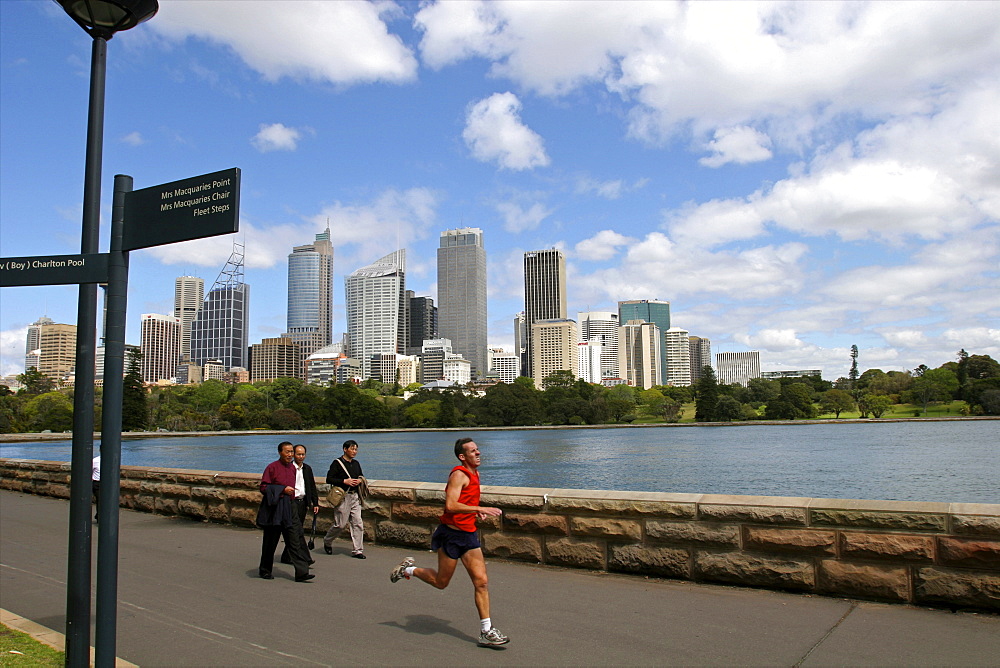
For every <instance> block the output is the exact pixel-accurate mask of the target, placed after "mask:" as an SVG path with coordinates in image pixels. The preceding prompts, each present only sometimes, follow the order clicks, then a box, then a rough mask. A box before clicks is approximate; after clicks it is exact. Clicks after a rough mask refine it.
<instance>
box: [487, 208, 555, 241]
mask: <svg viewBox="0 0 1000 668" xmlns="http://www.w3.org/2000/svg"><path fill="white" fill-rule="evenodd" d="M496 209H497V211H498V212H500V214H501V215H502V216H503V221H504V222H503V229H505V230H506V231H508V232H510V233H511V234H519V233H521V232H525V231H527V230H534V229H537V228H538V226H539V225H541V224H542V221H543V220H545V219H546V218H548V217H549V216H551V215H552V210H551V209H548V208H546V207H545V205H544V204H542V203H541V202H534V203H533V204H531V206H529V207H527V208H524V207H522V206H521V205H520V204H517V203H515V202H500V203H499V204H497V205H496Z"/></svg>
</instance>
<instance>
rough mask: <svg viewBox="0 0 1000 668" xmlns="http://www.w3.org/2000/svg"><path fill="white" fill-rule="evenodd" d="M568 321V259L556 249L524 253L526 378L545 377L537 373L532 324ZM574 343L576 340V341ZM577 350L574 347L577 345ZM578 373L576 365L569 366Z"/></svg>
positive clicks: (539, 379) (524, 372)
mask: <svg viewBox="0 0 1000 668" xmlns="http://www.w3.org/2000/svg"><path fill="white" fill-rule="evenodd" d="M565 319H566V258H565V257H564V256H563V254H562V251H560V250H557V249H555V248H552V249H549V250H540V251H530V252H528V253H525V254H524V324H525V330H526V332H527V334H528V345H527V351H526V352H527V354H526V358H527V367H528V368H527V369H524V370H522V372H521V373H523V374H524V375H526V376H530V377H531V378H534V379H535V382H536V384H537V383H540V382H541V381H542V380H544V378H539V377H538V376H537V374H536V373H535V372H534V368H533V366H532V365H533V364H534V352H533V349H532V348H533V345H534V343H533V337H534V327H533V325H534V324H535V322H537V321H538V320H565ZM574 343H575V341H574ZM574 350H575V346H574ZM570 369H571V370H573V371H575V370H576V365H575V364H574V365H573V366H572V367H570Z"/></svg>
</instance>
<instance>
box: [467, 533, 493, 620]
mask: <svg viewBox="0 0 1000 668" xmlns="http://www.w3.org/2000/svg"><path fill="white" fill-rule="evenodd" d="M462 565H464V566H465V570H466V571H468V573H469V578H471V580H472V586H473V587H475V589H476V593H475V596H476V610H478V611H479V619H487V618H488V617H489V616H490V590H489V587H488V585H489V578H487V577H486V559H485V558H484V557H483V550H482V548H479V547H477V548H476V549H474V550H469V551H468V552H466V553H465V554H463V555H462Z"/></svg>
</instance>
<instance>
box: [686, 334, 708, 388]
mask: <svg viewBox="0 0 1000 668" xmlns="http://www.w3.org/2000/svg"><path fill="white" fill-rule="evenodd" d="M688 342H689V343H688V348H689V350H690V352H691V384H692V385H694V384H695V383H697V382H698V381H699V380H701V372H702V370H703V369H704V368H705V367H707V366H712V342H711V340H709V339H706V338H704V337H701V336H689V337H688Z"/></svg>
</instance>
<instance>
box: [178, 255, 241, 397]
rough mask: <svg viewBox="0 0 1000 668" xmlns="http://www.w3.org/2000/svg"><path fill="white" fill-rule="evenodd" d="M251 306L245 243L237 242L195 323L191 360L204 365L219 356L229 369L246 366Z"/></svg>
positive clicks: (223, 365) (193, 324)
mask: <svg viewBox="0 0 1000 668" xmlns="http://www.w3.org/2000/svg"><path fill="white" fill-rule="evenodd" d="M249 308H250V286H249V285H247V284H246V283H244V282H243V244H240V243H238V242H233V252H232V253H231V254H230V255H229V260H228V261H227V262H226V265H225V266H224V267H223V268H222V271H220V272H219V276H218V278H216V279H215V285H213V286H212V289H211V290H209V292H208V294H207V295H205V301H204V304H203V305H202V307H201V310H200V311H198V315H197V316H195V319H194V322H192V323H191V362H192V363H193V364H196V365H198V366H204V365H205V363H206V362H208V361H209V360H218V361H219V363H220V364H221V366H222V367H223V368H224V369H226V370H228V369H231V368H233V367H246V365H247V361H246V357H247V344H248V342H249V341H248V339H249V337H248V335H247V330H248V325H249V317H248V311H249ZM205 377H206V378H208V374H207V372H206V375H205Z"/></svg>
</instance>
